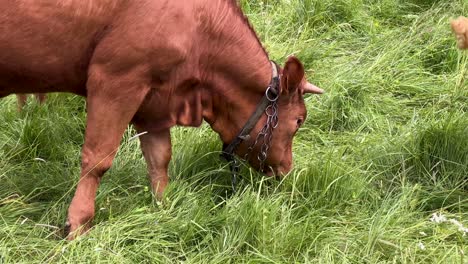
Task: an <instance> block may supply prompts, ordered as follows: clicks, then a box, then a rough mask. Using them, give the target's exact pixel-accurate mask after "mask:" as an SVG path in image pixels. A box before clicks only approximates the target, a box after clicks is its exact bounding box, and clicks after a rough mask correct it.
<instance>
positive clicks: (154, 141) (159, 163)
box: [136, 126, 172, 199]
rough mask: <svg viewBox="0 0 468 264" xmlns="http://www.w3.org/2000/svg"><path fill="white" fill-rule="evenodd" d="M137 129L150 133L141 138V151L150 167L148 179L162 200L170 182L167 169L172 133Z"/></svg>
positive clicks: (140, 131) (154, 191)
mask: <svg viewBox="0 0 468 264" xmlns="http://www.w3.org/2000/svg"><path fill="white" fill-rule="evenodd" d="M136 127H137V130H138V132H139V133H142V132H148V133H147V134H144V135H141V136H140V142H141V150H142V151H143V155H144V157H145V160H146V164H147V166H148V177H149V180H150V183H151V188H152V190H153V193H154V194H155V195H156V196H157V197H158V198H159V199H161V198H162V195H163V192H164V189H165V188H166V185H167V183H168V181H169V177H168V175H167V169H168V166H169V161H170V160H171V151H172V149H171V134H170V131H169V129H167V130H163V131H160V132H151V131H146V130H145V129H144V127H138V126H136Z"/></svg>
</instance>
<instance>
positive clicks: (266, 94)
mask: <svg viewBox="0 0 468 264" xmlns="http://www.w3.org/2000/svg"><path fill="white" fill-rule="evenodd" d="M269 92H271V93H273V92H272V90H271V86H268V88H267V90H266V91H265V96H266V98H267V99H268V101H270V102H276V100H278V97H279V94H278V93H277V94H276V95H275V97H274V98H270V96H269V95H268V93H269Z"/></svg>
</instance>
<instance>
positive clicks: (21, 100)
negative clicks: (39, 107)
mask: <svg viewBox="0 0 468 264" xmlns="http://www.w3.org/2000/svg"><path fill="white" fill-rule="evenodd" d="M16 98H17V99H18V112H21V110H22V109H23V107H24V105H25V104H26V101H27V100H28V95H27V94H16Z"/></svg>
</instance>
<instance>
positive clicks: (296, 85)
mask: <svg viewBox="0 0 468 264" xmlns="http://www.w3.org/2000/svg"><path fill="white" fill-rule="evenodd" d="M305 93H315V94H321V93H323V90H321V89H320V88H318V87H316V86H314V85H313V84H310V83H308V82H307V81H306V79H305V75H304V67H303V65H302V63H301V62H300V61H299V60H298V59H297V58H295V57H290V58H288V60H287V61H286V63H285V65H284V68H283V69H281V70H280V94H279V97H278V101H277V105H278V125H277V127H276V128H275V129H274V130H273V133H272V140H271V142H270V147H269V149H268V153H267V157H266V160H265V162H264V164H263V165H264V166H263V168H262V170H263V172H265V173H266V174H268V175H272V174H274V175H279V176H281V175H283V174H285V173H287V172H289V171H290V170H291V169H292V166H293V161H292V142H293V137H294V135H295V134H296V132H297V130H298V129H299V128H300V127H301V126H302V124H303V123H304V121H305V120H306V117H307V110H306V107H305V105H304V94H305ZM265 122H266V117H264V118H262V119H260V120H259V122H258V124H257V125H256V127H255V129H254V130H253V131H252V133H251V136H250V138H249V139H248V140H245V141H244V142H243V143H242V144H241V145H240V146H239V148H238V150H237V154H238V155H239V156H240V157H245V156H246V153H248V152H249V146H251V145H252V144H253V143H254V142H255V139H256V137H257V134H258V132H259V131H260V130H261V128H262V127H263V125H264V124H265ZM261 147H262V144H261V142H260V144H257V145H255V147H254V148H253V149H251V150H250V152H249V154H248V162H249V163H250V165H251V166H253V167H254V168H256V169H260V168H261V165H260V164H261V163H260V161H259V159H258V154H259V152H260V151H261Z"/></svg>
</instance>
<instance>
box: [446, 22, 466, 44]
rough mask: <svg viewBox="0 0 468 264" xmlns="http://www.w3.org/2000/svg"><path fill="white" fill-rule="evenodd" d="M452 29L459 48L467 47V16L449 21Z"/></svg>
mask: <svg viewBox="0 0 468 264" xmlns="http://www.w3.org/2000/svg"><path fill="white" fill-rule="evenodd" d="M450 26H451V27H452V31H453V33H454V34H455V36H456V38H457V46H458V48H459V49H468V18H466V17H463V16H460V17H458V18H457V19H455V20H453V21H452V22H450Z"/></svg>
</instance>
